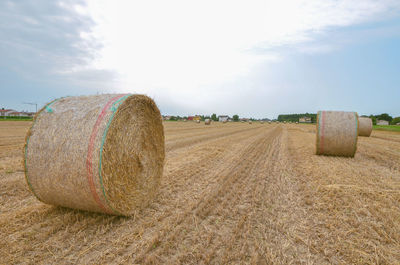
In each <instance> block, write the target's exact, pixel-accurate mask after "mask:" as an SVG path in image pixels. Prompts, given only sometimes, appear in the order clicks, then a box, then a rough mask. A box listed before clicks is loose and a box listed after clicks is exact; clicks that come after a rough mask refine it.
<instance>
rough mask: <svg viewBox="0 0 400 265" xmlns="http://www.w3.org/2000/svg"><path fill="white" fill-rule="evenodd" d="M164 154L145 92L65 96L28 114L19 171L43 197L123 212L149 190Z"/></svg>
mask: <svg viewBox="0 0 400 265" xmlns="http://www.w3.org/2000/svg"><path fill="white" fill-rule="evenodd" d="M164 157H165V149H164V130H163V125H162V120H161V115H160V111H159V109H158V108H157V105H156V104H155V103H154V101H153V100H152V99H150V98H149V97H147V96H144V95H96V96H81V97H66V98H61V99H57V100H55V101H52V102H51V103H49V104H47V105H46V106H45V107H44V108H43V109H41V110H40V111H39V112H38V114H37V115H36V117H35V119H34V123H33V125H32V127H31V128H30V130H29V132H28V134H27V137H26V144H25V177H26V181H27V183H28V185H29V188H30V190H31V191H32V192H33V193H34V195H35V196H36V197H37V198H38V199H39V200H40V201H42V202H44V203H48V204H53V205H59V206H64V207H69V208H75V209H81V210H87V211H94V212H101V213H108V214H115V215H125V216H129V215H132V214H133V213H134V212H135V211H136V210H138V209H140V208H143V207H145V206H146V205H147V204H148V203H149V201H150V200H151V199H152V198H153V197H154V196H155V194H156V191H157V187H158V186H159V183H160V178H161V175H162V171H163V165H164Z"/></svg>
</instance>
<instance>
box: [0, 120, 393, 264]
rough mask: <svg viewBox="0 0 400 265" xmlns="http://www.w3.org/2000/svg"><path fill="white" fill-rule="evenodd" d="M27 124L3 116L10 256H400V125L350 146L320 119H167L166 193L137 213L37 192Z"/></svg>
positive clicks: (339, 259) (1, 251) (154, 259)
mask: <svg viewBox="0 0 400 265" xmlns="http://www.w3.org/2000/svg"><path fill="white" fill-rule="evenodd" d="M29 124H30V123H29V122H0V198H1V200H0V238H2V240H1V241H0V260H1V263H5V264H15V263H42V264H49V263H57V264H63V263H65V264H69V263H83V264H85V263H90V264H111V263H116V264H119V263H141V264H161V263H172V264H176V263H184V264H208V263H210V264H229V263H234V264H243V263H253V264H270V263H276V264H290V263H293V264H301V263H303V264H312V263H314V264H324V263H333V264H341V263H342V264H349V263H358V264H366V263H379V264H398V263H400V166H399V165H400V134H398V133H393V132H383V131H382V132H381V131H373V133H372V135H371V137H369V138H362V137H360V138H359V142H358V151H357V153H356V156H355V158H340V157H325V156H316V155H314V153H315V128H314V126H310V125H295V124H278V125H276V124H259V123H253V124H247V123H227V124H216V123H213V124H211V125H210V126H204V124H196V123H191V122H187V123H179V122H168V123H165V124H164V128H165V136H166V164H165V169H164V176H163V179H162V182H161V186H160V189H159V191H158V195H157V198H156V200H155V201H154V202H153V203H152V204H151V205H150V207H148V208H146V209H144V210H142V211H140V212H139V213H137V214H136V215H135V216H133V217H131V218H127V217H116V216H107V215H102V214H96V213H88V212H83V211H77V210H70V209H65V208H61V207H54V206H49V205H45V204H43V203H41V202H39V201H37V200H36V198H35V197H34V196H33V195H32V194H31V193H30V192H29V190H28V188H27V186H26V184H25V180H24V173H23V167H22V147H23V144H24V137H25V133H26V131H27V129H28V126H29ZM72 166H73V165H71V167H72Z"/></svg>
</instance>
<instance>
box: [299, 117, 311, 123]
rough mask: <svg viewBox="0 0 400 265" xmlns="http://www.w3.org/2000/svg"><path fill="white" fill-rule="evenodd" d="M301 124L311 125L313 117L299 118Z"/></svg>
mask: <svg viewBox="0 0 400 265" xmlns="http://www.w3.org/2000/svg"><path fill="white" fill-rule="evenodd" d="M299 122H300V123H311V117H301V118H299Z"/></svg>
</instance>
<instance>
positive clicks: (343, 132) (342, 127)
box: [317, 111, 358, 157]
mask: <svg viewBox="0 0 400 265" xmlns="http://www.w3.org/2000/svg"><path fill="white" fill-rule="evenodd" d="M357 136H358V115H357V113H356V112H344V111H319V112H318V115H317V155H333V156H350V157H353V156H354V154H355V153H356V149H357Z"/></svg>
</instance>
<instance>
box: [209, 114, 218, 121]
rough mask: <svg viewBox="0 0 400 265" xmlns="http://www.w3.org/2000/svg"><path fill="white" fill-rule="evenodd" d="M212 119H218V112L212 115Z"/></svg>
mask: <svg viewBox="0 0 400 265" xmlns="http://www.w3.org/2000/svg"><path fill="white" fill-rule="evenodd" d="M211 119H212V120H213V121H218V118H217V114H215V113H213V115H211Z"/></svg>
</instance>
